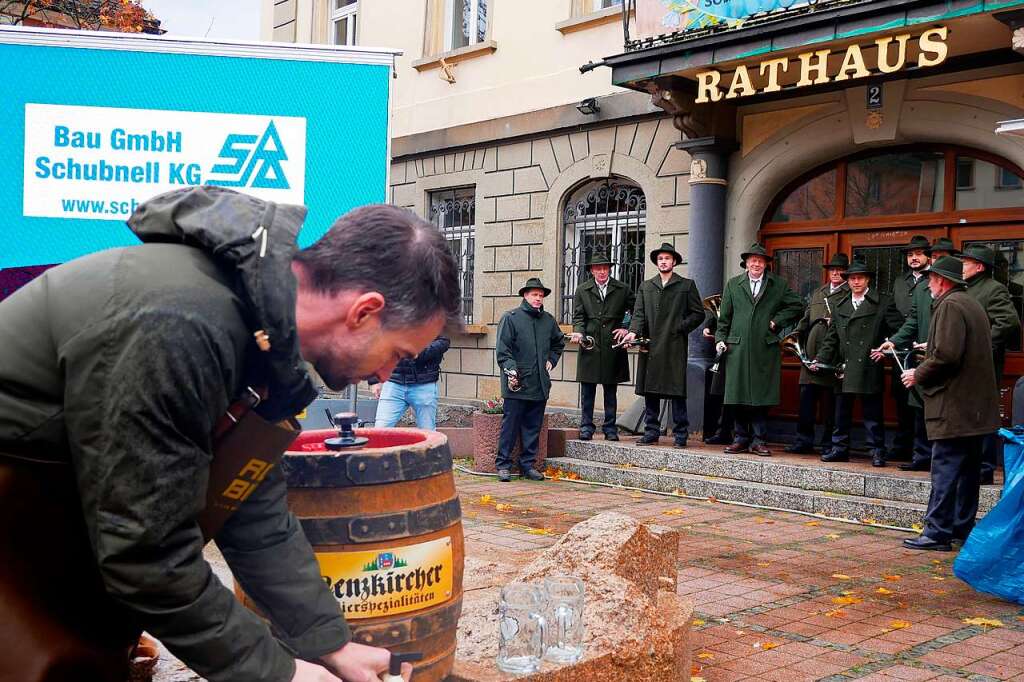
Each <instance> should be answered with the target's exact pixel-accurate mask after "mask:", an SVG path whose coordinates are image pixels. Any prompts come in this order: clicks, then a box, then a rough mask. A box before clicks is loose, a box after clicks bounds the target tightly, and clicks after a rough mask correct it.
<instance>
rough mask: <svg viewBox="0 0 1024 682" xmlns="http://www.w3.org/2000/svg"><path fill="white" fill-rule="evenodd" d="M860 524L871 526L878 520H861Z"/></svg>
mask: <svg viewBox="0 0 1024 682" xmlns="http://www.w3.org/2000/svg"><path fill="white" fill-rule="evenodd" d="M860 522H861V523H863V524H866V525H868V526H873V525H875V524H876V523H878V519H872V518H867V519H861V520H860Z"/></svg>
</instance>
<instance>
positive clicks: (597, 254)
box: [587, 251, 615, 268]
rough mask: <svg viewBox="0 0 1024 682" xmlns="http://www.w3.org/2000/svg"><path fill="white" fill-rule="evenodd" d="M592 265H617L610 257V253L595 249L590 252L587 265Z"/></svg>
mask: <svg viewBox="0 0 1024 682" xmlns="http://www.w3.org/2000/svg"><path fill="white" fill-rule="evenodd" d="M591 265H615V264H614V263H612V261H611V259H609V258H608V254H607V253H605V252H604V251H594V252H593V253H591V254H590V258H589V259H587V267H588V268H589V267H590V266H591Z"/></svg>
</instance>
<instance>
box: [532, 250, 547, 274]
mask: <svg viewBox="0 0 1024 682" xmlns="http://www.w3.org/2000/svg"><path fill="white" fill-rule="evenodd" d="M529 248H530V269H531V270H543V269H544V263H545V260H546V259H545V254H546V252H547V248H546V247H545V246H544V245H542V244H538V245H535V246H531V247H529Z"/></svg>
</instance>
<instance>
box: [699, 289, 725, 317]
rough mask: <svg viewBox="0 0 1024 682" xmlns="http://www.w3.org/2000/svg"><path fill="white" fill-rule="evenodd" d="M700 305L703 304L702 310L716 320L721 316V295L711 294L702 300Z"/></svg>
mask: <svg viewBox="0 0 1024 682" xmlns="http://www.w3.org/2000/svg"><path fill="white" fill-rule="evenodd" d="M701 303H703V304H704V310H706V311H708V312H709V313H711V314H712V315H714V316H715V319H716V320H717V319H718V317H719V316H720V315H721V314H722V295H721V294H713V295H711V296H706V297H705V298H704V300H703V301H701Z"/></svg>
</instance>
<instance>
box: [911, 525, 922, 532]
mask: <svg viewBox="0 0 1024 682" xmlns="http://www.w3.org/2000/svg"><path fill="white" fill-rule="evenodd" d="M910 528H911V530H913V531H914V532H915V533H920V532H921V531H923V530H924V526H922V525H921V524H920V523H914V524H911V526H910Z"/></svg>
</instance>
